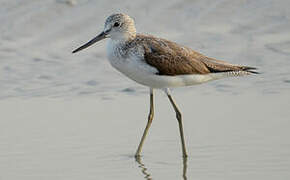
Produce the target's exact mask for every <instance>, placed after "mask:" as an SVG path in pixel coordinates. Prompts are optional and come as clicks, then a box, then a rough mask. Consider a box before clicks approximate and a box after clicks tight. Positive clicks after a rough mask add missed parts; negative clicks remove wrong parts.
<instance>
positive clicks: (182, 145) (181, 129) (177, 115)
mask: <svg viewBox="0 0 290 180" xmlns="http://www.w3.org/2000/svg"><path fill="white" fill-rule="evenodd" d="M165 92H166V94H167V96H168V98H169V101H170V103H171V104H172V106H173V108H174V110H175V113H176V119H177V121H178V125H179V132H180V138H181V147H182V154H183V157H187V153H186V147H185V140H184V133H183V125H182V116H181V112H180V111H179V109H178V107H177V105H176V103H175V101H174V99H173V98H172V96H171V95H170V92H169V89H166V90H165Z"/></svg>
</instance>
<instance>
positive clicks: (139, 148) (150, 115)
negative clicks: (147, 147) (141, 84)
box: [135, 88, 154, 157]
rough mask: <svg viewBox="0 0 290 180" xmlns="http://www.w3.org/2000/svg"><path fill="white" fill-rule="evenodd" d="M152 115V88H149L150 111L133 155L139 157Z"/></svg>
mask: <svg viewBox="0 0 290 180" xmlns="http://www.w3.org/2000/svg"><path fill="white" fill-rule="evenodd" d="M153 116H154V102H153V89H152V88H150V112H149V115H148V122H147V125H146V128H145V130H144V133H143V136H142V138H141V141H140V144H139V146H138V149H137V151H136V154H135V157H139V156H140V153H141V150H142V146H143V143H144V140H145V138H146V135H147V133H148V130H149V128H150V126H151V123H152V120H153Z"/></svg>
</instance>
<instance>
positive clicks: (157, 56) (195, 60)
mask: <svg viewBox="0 0 290 180" xmlns="http://www.w3.org/2000/svg"><path fill="white" fill-rule="evenodd" d="M105 38H109V39H110V40H109V42H108V47H107V56H108V58H109V61H110V63H111V65H112V66H113V67H114V68H116V69H117V70H119V71H120V72H122V73H123V74H125V75H126V76H128V77H129V78H131V79H133V80H134V81H136V82H138V83H140V84H142V85H145V86H148V87H149V88H150V113H149V118H148V123H147V125H146V128H145V130H144V133H143V136H142V139H141V142H140V144H139V146H138V149H137V152H136V156H139V155H140V152H141V149H142V145H143V142H144V139H145V137H146V135H147V132H148V129H149V127H150V125H151V122H152V119H153V114H154V108H153V89H163V90H164V91H165V92H166V94H167V96H168V98H169V100H170V102H171V104H172V106H173V108H174V110H175V112H176V118H177V120H178V123H179V131H180V137H181V143H182V152H183V156H185V157H186V156H187V153H186V148H185V141H184V136H183V127H182V119H181V113H180V111H179V110H178V107H177V105H176V104H175V102H174V100H173V98H172V96H171V95H170V92H169V89H168V88H170V87H180V86H190V85H195V84H200V83H204V82H207V81H211V80H216V79H221V78H225V77H232V76H242V75H248V74H252V73H257V72H255V71H254V70H255V69H256V68H253V67H248V66H239V65H233V64H230V63H227V62H224V61H220V60H216V59H213V58H209V57H206V56H204V55H202V54H200V53H198V52H195V51H193V50H191V49H190V48H188V47H184V46H180V45H178V44H176V43H174V42H171V41H168V40H165V39H161V38H156V37H153V36H149V35H143V34H137V33H136V29H135V25H134V20H133V19H132V18H131V17H129V16H128V15H126V14H113V15H111V16H109V17H108V18H107V20H106V22H105V28H104V31H103V32H102V33H100V34H99V35H98V36H96V37H95V38H94V39H92V40H91V41H89V42H88V43H86V44H85V45H83V46H81V47H79V48H78V49H76V50H74V51H73V53H76V52H78V51H80V50H82V49H84V48H86V47H88V46H90V45H92V44H94V43H95V42H97V41H100V40H102V39H105Z"/></svg>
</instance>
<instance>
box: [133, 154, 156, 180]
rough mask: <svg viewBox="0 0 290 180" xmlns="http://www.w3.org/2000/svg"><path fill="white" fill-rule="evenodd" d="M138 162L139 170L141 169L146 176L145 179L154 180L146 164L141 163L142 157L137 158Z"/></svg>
mask: <svg viewBox="0 0 290 180" xmlns="http://www.w3.org/2000/svg"><path fill="white" fill-rule="evenodd" d="M135 160H136V162H137V163H138V164H139V168H141V172H142V173H143V174H144V175H145V176H144V178H145V179H146V180H152V177H151V174H150V173H148V172H147V168H146V167H145V164H143V163H142V162H141V157H140V156H137V157H136V158H135Z"/></svg>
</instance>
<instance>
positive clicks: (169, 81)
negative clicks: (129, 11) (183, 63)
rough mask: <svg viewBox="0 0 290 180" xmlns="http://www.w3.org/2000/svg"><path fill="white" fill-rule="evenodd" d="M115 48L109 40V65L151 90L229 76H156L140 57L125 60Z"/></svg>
mask: <svg viewBox="0 0 290 180" xmlns="http://www.w3.org/2000/svg"><path fill="white" fill-rule="evenodd" d="M116 46H117V44H116V43H114V42H113V41H112V40H109V42H108V46H107V56H108V59H109V61H110V63H111V65H112V66H113V67H114V68H116V69H117V70H118V71H120V72H121V73H123V74H124V75H126V76H127V77H129V78H130V79H132V80H134V81H136V82H137V83H139V84H142V85H145V86H149V87H152V88H169V87H180V86H191V85H196V84H201V83H204V82H207V81H211V80H216V79H221V78H225V77H229V76H231V75H230V74H229V73H209V74H205V75H196V74H194V75H177V76H165V75H157V74H156V73H158V70H157V69H156V68H154V67H152V66H150V65H148V64H146V62H145V61H144V60H143V59H142V57H141V56H138V55H136V53H131V54H130V55H129V56H128V57H127V58H123V57H122V56H121V55H120V54H119V53H120V52H118V51H116V49H115V47H116Z"/></svg>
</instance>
